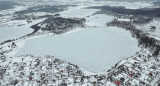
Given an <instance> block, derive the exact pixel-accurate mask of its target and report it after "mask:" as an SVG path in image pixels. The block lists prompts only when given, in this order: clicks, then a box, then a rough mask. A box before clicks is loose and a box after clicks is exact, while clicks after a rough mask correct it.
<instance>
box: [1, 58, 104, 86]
mask: <svg viewBox="0 0 160 86" xmlns="http://www.w3.org/2000/svg"><path fill="white" fill-rule="evenodd" d="M11 59H12V60H10V62H8V64H5V63H4V64H5V65H3V63H1V66H0V70H1V71H0V79H1V80H0V85H1V86H12V85H13V86H76V85H82V86H83V85H91V86H92V85H96V84H97V85H103V84H104V80H105V76H104V75H86V74H85V73H84V72H83V71H82V70H81V69H80V68H79V67H78V66H77V65H74V64H71V63H69V62H65V61H62V60H60V59H57V58H55V57H52V56H44V57H35V56H32V55H23V56H19V57H15V58H11Z"/></svg>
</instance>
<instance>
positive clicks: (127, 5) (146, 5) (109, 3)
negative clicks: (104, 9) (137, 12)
mask: <svg viewBox="0 0 160 86" xmlns="http://www.w3.org/2000/svg"><path fill="white" fill-rule="evenodd" d="M102 4H103V5H107V6H112V7H118V6H123V7H125V8H126V9H140V8H150V7H153V6H154V5H153V4H152V3H148V2H141V1H139V2H127V1H126V2H121V1H100V2H97V4H96V5H102Z"/></svg>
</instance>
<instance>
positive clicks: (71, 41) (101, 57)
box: [17, 27, 139, 72]
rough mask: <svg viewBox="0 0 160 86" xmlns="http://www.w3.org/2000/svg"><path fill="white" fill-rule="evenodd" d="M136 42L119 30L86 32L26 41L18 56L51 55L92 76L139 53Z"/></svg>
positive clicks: (88, 30) (106, 29) (85, 30)
mask: <svg viewBox="0 0 160 86" xmlns="http://www.w3.org/2000/svg"><path fill="white" fill-rule="evenodd" d="M137 45H138V44H137V41H136V39H133V38H131V34H130V33H129V32H127V31H125V30H123V29H121V28H116V27H110V28H92V29H91V28H88V29H81V30H79V31H75V32H74V33H71V34H64V35H56V36H51V35H46V36H44V37H40V38H36V39H30V40H27V41H26V43H25V45H24V47H23V48H21V49H20V50H19V52H18V53H17V56H19V55H23V54H33V55H37V56H44V55H53V56H56V57H59V58H60V59H63V60H66V61H69V62H71V63H73V64H77V65H78V66H80V67H82V68H84V69H86V70H88V71H92V72H99V71H103V70H107V69H110V68H111V67H112V66H113V64H115V63H117V62H118V61H119V60H121V59H123V58H124V57H127V56H130V55H133V54H134V53H135V52H136V51H138V50H139V48H138V46H137Z"/></svg>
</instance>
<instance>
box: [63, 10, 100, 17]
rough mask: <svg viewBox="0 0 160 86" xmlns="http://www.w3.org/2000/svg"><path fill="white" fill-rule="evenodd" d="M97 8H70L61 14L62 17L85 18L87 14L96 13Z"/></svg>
mask: <svg viewBox="0 0 160 86" xmlns="http://www.w3.org/2000/svg"><path fill="white" fill-rule="evenodd" d="M96 11H98V10H96V9H83V8H74V9H73V8H70V9H69V10H67V11H63V12H60V15H61V16H62V17H72V18H73V17H77V18H84V17H86V16H89V15H91V14H93V13H95V12H96Z"/></svg>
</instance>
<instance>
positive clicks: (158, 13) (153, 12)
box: [89, 6, 160, 17]
mask: <svg viewBox="0 0 160 86" xmlns="http://www.w3.org/2000/svg"><path fill="white" fill-rule="evenodd" d="M89 8H91V9H100V10H101V11H100V13H107V12H112V13H117V14H124V15H138V16H140V15H141V16H148V17H160V8H148V9H147V8H146V9H126V8H124V7H110V6H93V7H89Z"/></svg>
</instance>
